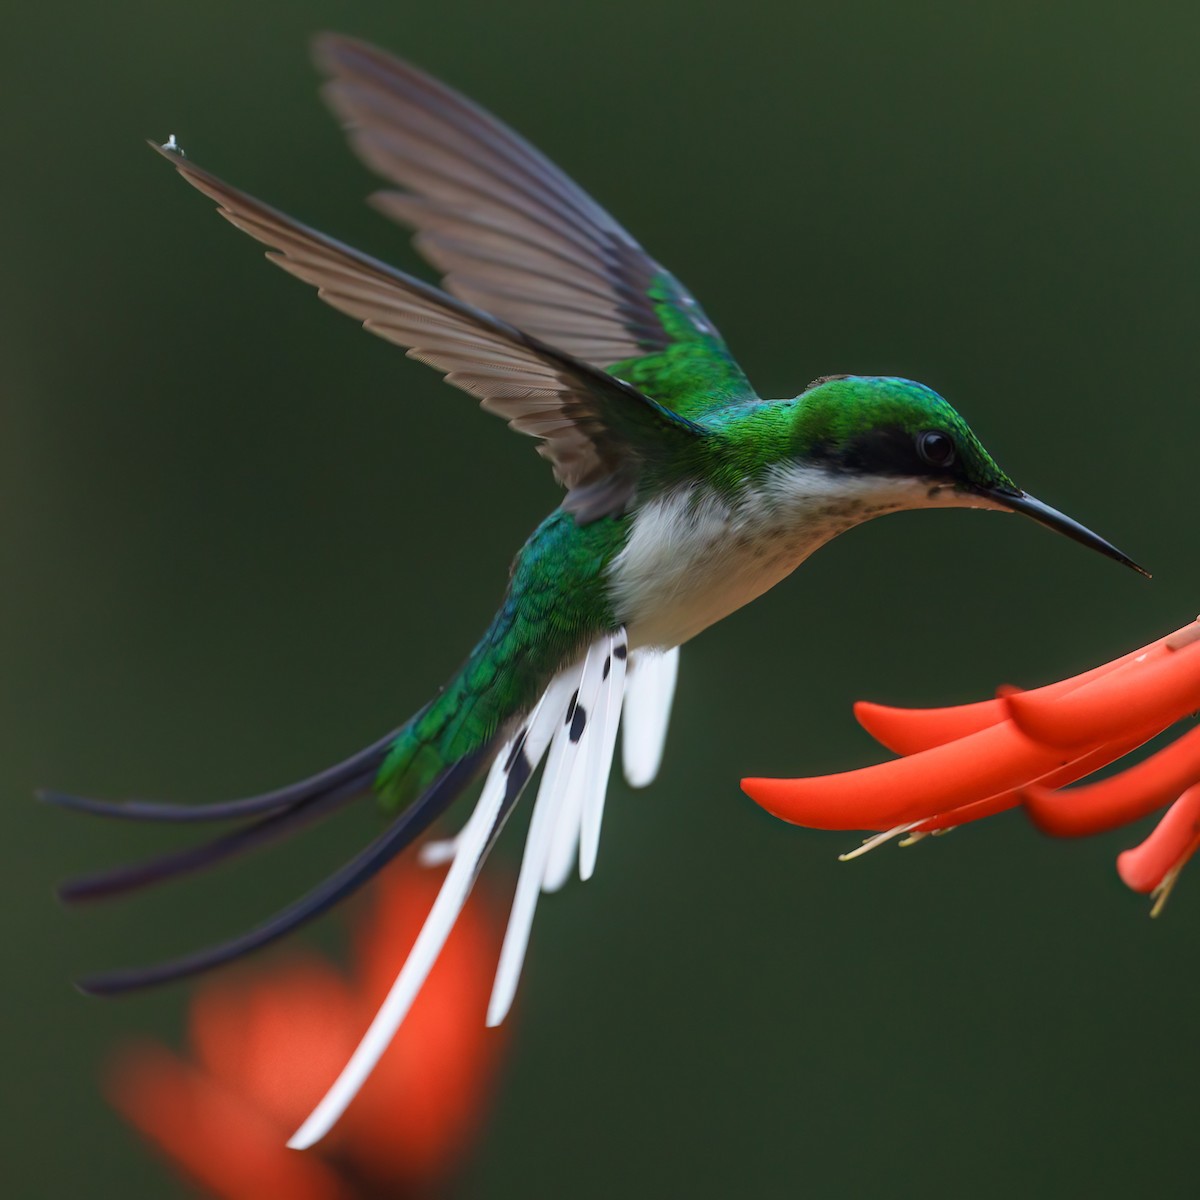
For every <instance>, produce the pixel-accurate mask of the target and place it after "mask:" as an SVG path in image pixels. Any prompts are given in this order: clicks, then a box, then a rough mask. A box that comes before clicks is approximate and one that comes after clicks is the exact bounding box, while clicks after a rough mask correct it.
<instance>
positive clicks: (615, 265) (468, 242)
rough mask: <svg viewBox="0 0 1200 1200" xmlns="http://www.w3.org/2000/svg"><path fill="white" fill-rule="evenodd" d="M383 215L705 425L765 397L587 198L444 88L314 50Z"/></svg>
mask: <svg viewBox="0 0 1200 1200" xmlns="http://www.w3.org/2000/svg"><path fill="white" fill-rule="evenodd" d="M314 52H315V56H316V61H317V65H318V67H319V68H320V69H321V70H322V71H324V72H325V73H326V74H327V75H328V76H329V81H328V82H327V83H326V85H325V88H324V96H325V99H326V100H327V101H328V103H329V104H330V106H331V107H332V108H333V110H334V111H335V112H336V113H337V114H338V116H339V117H341V119H342V121H343V123H344V124H345V126H346V128H347V129H348V131H349V137H350V143H351V145H352V147H353V148H354V150H355V151H356V152H357V154H358V156H359V157H360V158H361V159H362V160H363V161H364V162H365V163H366V165H367V166H368V167H370V168H371V169H372V170H374V171H376V172H377V173H378V174H380V175H381V176H383V178H384V179H387V180H389V181H390V182H391V183H394V184H397V185H399V186H400V187H401V188H403V189H404V190H403V191H391V190H389V191H383V192H378V193H376V194H375V195H374V196H372V197H371V200H372V203H374V204H375V206H376V207H378V208H379V209H381V210H382V211H383V212H384V213H386V214H387V215H388V216H390V217H392V218H394V219H395V220H397V221H399V222H400V223H401V224H403V225H406V226H409V227H410V228H412V229H414V230H416V237H415V238H414V240H413V244H414V246H415V247H416V249H417V250H418V251H419V252H420V253H421V255H423V256H424V257H425V258H426V259H427V260H428V261H429V262H430V263H432V264H433V266H434V267H436V268H437V269H438V270H439V271H441V272H443V274H444V276H445V277H444V279H443V285H444V286H445V288H446V290H447V291H449V292H451V293H453V294H454V295H455V296H458V297H459V298H460V299H462V300H466V301H468V302H469V303H471V304H476V305H478V306H479V307H480V308H484V309H486V310H487V311H488V312H492V313H495V314H496V315H497V316H500V317H502V318H504V319H505V320H506V321H511V322H512V323H513V324H514V325H516V326H518V327H519V328H521V329H524V330H526V331H528V332H529V333H531V334H533V335H534V336H535V337H537V338H540V339H541V340H542V341H544V342H547V343H549V344H550V345H553V346H558V347H559V348H561V349H562V350H565V351H566V352H567V353H568V354H571V355H573V356H574V357H576V358H580V359H583V360H584V361H585V362H589V363H592V364H593V365H594V366H598V367H602V368H604V369H605V370H607V371H611V372H612V373H613V374H615V375H618V376H620V377H621V378H622V379H627V380H629V381H630V382H631V383H633V384H635V385H636V386H637V387H638V388H640V389H641V391H643V392H644V393H645V394H646V395H648V396H650V397H652V398H653V399H655V400H657V401H659V403H661V404H664V405H666V406H667V407H668V408H670V409H672V410H673V411H674V412H677V413H680V414H682V415H683V416H686V417H689V418H691V419H701V418H702V417H703V415H704V413H706V412H707V411H709V410H711V409H713V408H716V407H720V406H722V405H724V404H727V403H729V402H731V401H739V400H752V399H756V398H757V396H756V393H755V391H754V389H753V388H752V387H751V386H750V382H749V380H747V378H746V376H745V375H744V374H743V372H742V369H741V367H739V366H738V364H737V362H736V361H734V358H733V356H732V355H731V354H730V352H729V348H728V347H727V346H726V345H725V342H724V340H723V339H722V337H721V335H720V333H718V332H717V329H716V328H715V326H714V325H713V324H712V322H711V321H709V319H708V318H707V317H706V316H705V315H704V312H703V310H702V309H701V308H700V305H699V304H698V303H697V302H696V300H695V298H694V297H693V296H692V294H691V293H690V292H689V291H688V290H687V289H686V288H685V287H684V286H683V284H681V283H680V282H679V280H678V279H676V278H675V277H674V276H673V275H672V274H671V273H670V272H669V271H667V270H666V269H665V268H664V267H662V266H660V265H659V264H658V263H657V262H655V261H654V259H652V258H651V257H650V256H649V255H648V254H647V253H646V252H645V251H644V250H643V249H642V248H641V246H639V245H638V244H637V242H635V241H634V240H633V238H632V237H630V236H629V234H628V233H626V232H625V230H624V229H622V228H621V226H620V225H618V224H617V223H616V221H614V220H613V219H612V217H610V216H609V215H608V213H606V212H605V211H604V210H603V209H602V208H600V206H599V205H597V204H596V202H595V201H594V200H592V199H591V197H589V196H588V195H587V194H586V193H585V192H584V191H583V190H582V189H580V188H579V187H578V186H576V185H575V184H574V183H573V182H572V181H571V180H570V179H568V178H567V176H566V175H564V174H563V172H562V171H560V170H559V169H558V168H557V167H556V166H554V164H553V163H551V162H550V161H549V160H548V159H547V158H546V157H545V156H544V155H542V154H541V153H540V152H539V151H538V150H536V149H534V147H533V146H531V145H530V144H529V143H528V142H526V141H525V140H524V139H523V138H521V137H520V136H519V135H518V134H516V133H514V132H513V131H512V130H511V129H509V128H508V127H507V126H506V125H503V124H502V123H501V122H499V121H497V120H496V119H495V118H494V117H492V116H490V115H489V114H488V113H486V112H484V111H483V110H482V109H481V108H479V107H478V106H476V105H475V104H473V103H472V102H471V101H469V100H467V99H466V98H465V97H464V96H461V95H460V94H459V93H458V92H455V91H454V90H452V89H451V88H449V87H447V86H446V85H445V84H442V83H439V82H438V81H437V80H435V79H432V78H430V77H429V76H428V75H426V74H424V73H423V72H422V71H419V70H417V69H416V68H415V67H412V66H410V65H409V64H408V63H405V62H402V61H401V60H399V59H397V58H393V57H392V56H391V55H388V54H385V53H384V52H383V51H381V50H377V49H375V48H374V47H373V46H369V45H367V44H365V43H363V42H359V41H354V40H352V39H350V38H344V37H341V36H338V35H336V34H324V35H322V36H320V37H318V38H317V39H316V41H315V43H314Z"/></svg>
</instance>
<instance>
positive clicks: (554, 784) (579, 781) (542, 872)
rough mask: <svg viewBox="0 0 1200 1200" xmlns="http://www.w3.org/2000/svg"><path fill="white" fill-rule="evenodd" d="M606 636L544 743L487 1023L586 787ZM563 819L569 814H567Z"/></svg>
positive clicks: (494, 1015) (509, 990)
mask: <svg viewBox="0 0 1200 1200" xmlns="http://www.w3.org/2000/svg"><path fill="white" fill-rule="evenodd" d="M609 640H610V639H609V638H608V637H604V638H602V639H601V640H600V641H599V642H598V643H596V644H594V645H593V646H591V647H590V648H589V649H588V652H587V654H586V656H585V657H584V660H583V670H582V672H581V674H580V679H579V689H578V691H577V692H576V695H575V703H574V705H572V706H570V707H569V708H568V709H567V711H566V713H565V714H564V719H563V721H562V722H561V723H560V725H559V727H558V729H557V731H556V732H555V735H554V743H553V745H552V746H551V747H550V757H549V758H548V759H547V761H546V770H545V772H544V773H543V775H542V784H541V787H540V788H539V789H538V796H537V803H536V804H535V806H534V810H533V816H532V818H531V819H530V822H529V832H528V833H527V834H526V835H525V852H524V854H523V856H522V858H521V870H520V873H519V874H518V876H517V890H516V893H515V895H514V896H513V904H512V911H511V913H510V914H509V918H508V928H507V929H506V930H505V932H504V945H503V946H501V948H500V963H499V966H498V967H497V969H496V982H495V983H494V984H493V985H492V997H491V1000H490V1002H489V1004H488V1012H487V1023H488V1025H489V1026H490V1025H499V1024H500V1022H501V1021H503V1020H504V1018H505V1016H507V1014H508V1010H509V1009H510V1008H511V1007H512V1002H513V997H514V996H515V995H516V992H517V981H518V979H519V978H520V976H521V967H522V966H523V965H524V962H525V952H526V950H527V949H528V947H529V933H530V930H531V929H532V927H533V915H534V912H535V911H536V909H537V900H538V894H539V893H540V892H541V890H542V882H543V881H544V880H545V878H546V867H547V864H548V861H549V858H550V850H551V845H552V843H553V839H554V832H555V828H556V827H557V826H558V825H559V823H560V821H561V820H562V819H563V814H564V812H566V813H569V812H570V810H571V808H572V807H573V806H574V805H575V804H576V803H577V801H575V800H574V799H573V797H574V795H575V794H576V793H578V792H581V791H583V790H584V789H585V788H586V786H587V782H588V780H587V767H588V747H589V745H590V744H591V742H592V740H593V738H594V737H595V728H594V727H595V724H596V719H595V716H596V711H597V709H598V708H599V707H601V706H602V704H603V695H602V689H603V686H604V683H605V673H604V658H605V654H606V652H607V650H608V643H609ZM568 819H569V818H568Z"/></svg>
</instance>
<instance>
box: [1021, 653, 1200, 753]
mask: <svg viewBox="0 0 1200 1200" xmlns="http://www.w3.org/2000/svg"><path fill="white" fill-rule="evenodd" d="M1168 642H1169V639H1166V638H1164V639H1161V640H1160V641H1159V642H1156V643H1155V644H1154V645H1152V646H1150V647H1147V649H1146V651H1145V652H1144V653H1143V654H1141V655H1138V656H1137V657H1136V658H1135V659H1134V660H1133V661H1131V662H1126V663H1124V664H1123V665H1122V666H1120V667H1117V668H1116V669H1115V670H1113V671H1110V672H1108V673H1107V674H1105V675H1103V676H1101V677H1100V678H1099V679H1096V680H1094V681H1093V682H1091V683H1088V684H1084V685H1083V686H1082V687H1080V688H1078V689H1077V690H1075V691H1074V692H1072V693H1071V694H1069V695H1067V696H1063V697H1061V698H1058V699H1056V698H1054V697H1050V698H1047V697H1045V696H1036V695H1032V694H1030V693H1028V692H1026V693H1020V694H1018V695H1015V696H1009V697H1007V698H1006V699H1005V703H1006V704H1007V705H1008V708H1009V713H1010V714H1011V716H1012V719H1013V721H1014V722H1015V723H1016V725H1017V726H1018V728H1020V729H1021V730H1022V731H1023V732H1024V733H1026V734H1028V736H1029V737H1031V738H1033V739H1034V740H1035V741H1038V742H1042V743H1044V744H1045V745H1049V746H1076V745H1081V744H1087V743H1091V744H1093V745H1094V744H1096V743H1098V742H1104V741H1108V740H1109V739H1111V738H1118V737H1121V736H1122V735H1123V734H1124V733H1125V731H1126V730H1128V729H1129V727H1130V726H1131V725H1136V726H1139V727H1140V726H1145V725H1152V724H1157V725H1159V726H1160V727H1162V728H1165V727H1166V726H1168V725H1170V724H1171V723H1172V722H1173V721H1177V720H1179V718H1180V717H1183V716H1185V715H1186V714H1188V713H1189V712H1193V711H1194V710H1195V709H1196V708H1198V707H1200V644H1198V643H1197V642H1195V641H1190V642H1189V643H1188V644H1185V645H1182V646H1180V647H1179V648H1178V649H1172V648H1171V646H1170V645H1169V644H1168Z"/></svg>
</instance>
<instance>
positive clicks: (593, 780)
mask: <svg viewBox="0 0 1200 1200" xmlns="http://www.w3.org/2000/svg"><path fill="white" fill-rule="evenodd" d="M628 658H629V642H628V640H627V639H626V637H625V631H624V630H623V629H622V630H620V631H619V632H618V633H615V634H612V635H610V636H609V638H608V645H607V647H606V652H605V656H604V681H603V684H602V685H601V691H600V695H599V697H598V699H597V703H596V721H595V722H594V723H593V726H594V727H593V729H592V739H591V740H592V747H591V751H590V753H589V761H588V769H587V777H586V780H585V784H584V786H585V791H584V794H583V818H582V821H581V822H580V828H579V878H580V879H582V880H584V881H585V882H586V881H587V880H589V879H591V877H592V874H593V872H594V871H595V870H596V856H597V854H598V853H599V852H600V826H601V824H602V823H603V820H604V798H605V796H606V795H607V794H608V776H609V772H610V771H611V770H612V760H613V751H614V750H615V749H616V747H617V726H618V725H619V724H620V723H621V703H622V700H623V699H624V697H625V664H626V662H627V660H628Z"/></svg>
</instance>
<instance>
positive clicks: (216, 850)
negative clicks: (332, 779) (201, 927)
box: [58, 772, 374, 904]
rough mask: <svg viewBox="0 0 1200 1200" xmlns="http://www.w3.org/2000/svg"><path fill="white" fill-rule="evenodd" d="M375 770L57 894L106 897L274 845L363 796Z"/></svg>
mask: <svg viewBox="0 0 1200 1200" xmlns="http://www.w3.org/2000/svg"><path fill="white" fill-rule="evenodd" d="M373 775H374V772H364V773H363V775H361V776H359V777H358V778H357V779H351V780H349V781H348V782H346V783H343V784H342V785H341V786H340V787H335V788H332V789H331V790H330V791H328V792H326V793H325V794H324V795H318V796H315V797H313V798H311V799H306V800H301V801H299V802H298V803H296V804H293V805H292V806H291V808H285V809H282V810H280V811H278V812H273V813H269V814H268V815H267V816H265V817H262V818H261V819H260V820H258V821H255V822H254V823H253V824H251V825H243V826H242V827H241V828H239V829H235V830H232V831H231V832H229V833H225V834H222V835H221V836H220V837H218V838H213V839H212V840H211V841H207V842H201V843H200V844H199V845H198V846H187V847H185V848H184V849H182V850H175V851H173V852H171V853H170V854H163V855H159V856H158V857H155V858H150V859H146V860H144V861H142V862H137V863H131V864H129V865H127V866H122V867H114V868H111V869H109V870H106V871H98V872H96V873H95V874H94V875H84V876H82V877H80V878H79V879H70V880H68V881H67V882H66V883H63V884H60V885H59V888H58V897H59V899H60V900H63V901H64V902H66V903H68V904H77V903H80V902H81V901H87V900H104V899H108V898H109V897H112V896H120V895H124V894H125V893H126V892H133V891H137V890H139V889H140V888H144V887H150V886H151V885H152V884H156V883H163V882H165V881H166V880H168V879H180V878H182V877H183V876H185V875H191V874H193V873H194V872H196V871H202V870H204V869H205V868H207V867H212V866H216V864H217V863H219V862H223V861H224V860H225V859H227V858H233V857H234V856H235V855H238V854H245V853H247V852H248V851H250V850H257V849H258V848H259V847H260V846H266V845H269V844H270V843H271V842H274V841H278V840H279V839H280V838H283V837H287V836H288V835H289V834H292V833H295V832H296V831H297V830H299V829H302V828H303V827H304V826H305V825H308V824H310V823H311V822H313V821H317V820H320V819H321V818H322V817H324V816H327V815H328V814H329V813H331V812H333V811H334V810H335V809H337V808H340V807H341V806H342V805H343V804H346V803H348V802H349V801H351V800H353V799H354V798H355V797H356V796H361V795H362V794H363V793H364V792H365V791H366V790H367V789H368V788H369V787H370V786H371V779H372V778H373Z"/></svg>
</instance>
